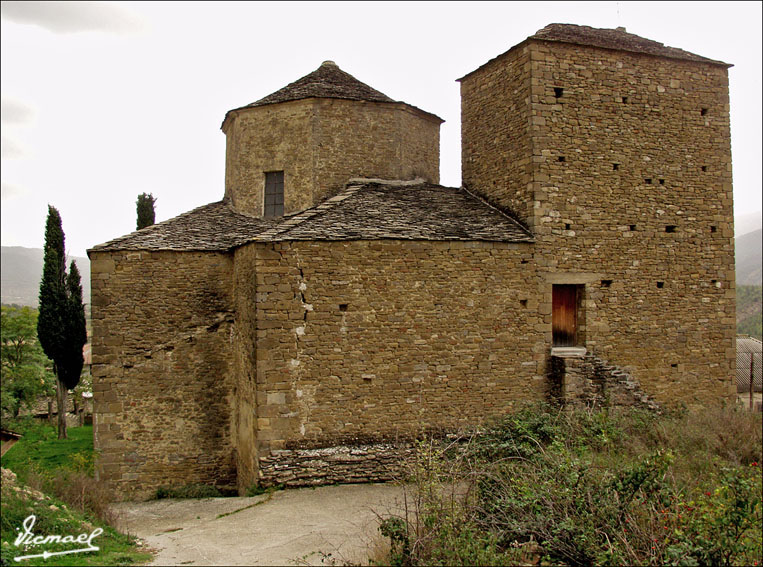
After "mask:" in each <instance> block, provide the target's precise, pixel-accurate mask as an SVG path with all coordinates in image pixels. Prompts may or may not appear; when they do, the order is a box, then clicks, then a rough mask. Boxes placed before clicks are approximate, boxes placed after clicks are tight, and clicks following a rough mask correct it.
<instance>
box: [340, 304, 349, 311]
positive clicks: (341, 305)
mask: <svg viewBox="0 0 763 567" xmlns="http://www.w3.org/2000/svg"><path fill="white" fill-rule="evenodd" d="M347 307H349V303H340V304H339V311H347Z"/></svg>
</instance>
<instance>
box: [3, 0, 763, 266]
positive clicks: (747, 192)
mask: <svg viewBox="0 0 763 567" xmlns="http://www.w3.org/2000/svg"><path fill="white" fill-rule="evenodd" d="M549 23H574V24H581V25H589V26H593V27H602V28H614V27H617V26H625V27H626V28H627V30H628V31H629V32H631V33H635V34H638V35H640V36H643V37H646V38H649V39H653V40H657V41H660V42H663V43H665V44H666V45H670V46H673V47H680V48H682V49H685V50H687V51H691V52H693V53H697V54H699V55H703V56H705V57H709V58H712V59H718V60H722V61H725V62H728V63H733V64H734V67H732V68H731V69H730V70H729V77H730V90H731V137H732V152H733V160H734V198H735V210H736V213H737V214H739V213H747V212H753V211H759V210H760V209H761V161H760V160H761V92H762V91H761V67H762V65H761V51H762V47H761V3H760V2H748V3H734V2H717V3H716V2H706V3H703V2H691V3H689V2H678V3H669V2H658V3H635V2H583V3H578V2H561V3H556V2H538V3H524V2H516V3H514V2H506V3H497V2H490V3H485V4H482V3H478V2H468V3H461V2H453V3H445V2H426V3H421V4H418V3H410V2H405V3H379V4H377V3H348V2H342V3H337V4H331V3H323V2H310V3H305V4H297V3H283V4H282V3H244V2H234V3H225V2H214V3H204V2H198V3H181V2H171V3H161V2H138V3H131V2H115V3H100V2H87V3H79V2H61V3H57V2H51V3H48V2H3V3H2V40H1V41H2V53H1V55H2V65H1V66H0V69H1V71H0V74H1V76H2V81H1V83H0V84H1V85H2V244H3V245H4V246H28V247H38V248H39V247H42V245H43V231H44V225H45V216H46V214H47V204H48V203H50V204H51V205H53V206H55V207H57V208H58V209H59V211H60V212H61V216H62V218H63V223H64V231H65V233H66V243H67V251H68V252H69V253H70V254H72V255H77V256H80V255H84V254H85V250H86V249H87V248H90V247H92V246H93V245H95V244H99V243H101V242H105V241H107V240H110V239H112V238H115V237H117V236H121V235H123V234H126V233H129V232H132V231H133V230H134V229H135V218H136V214H135V200H136V198H137V195H138V194H139V193H142V192H147V193H153V195H154V196H155V197H156V198H157V199H158V200H157V203H156V213H157V221H162V220H166V219H168V218H171V217H173V216H176V215H178V214H180V213H182V212H185V211H188V210H190V209H192V208H194V207H197V206H199V205H203V204H205V203H209V202H212V201H217V200H219V199H220V198H222V196H223V191H224V174H225V136H224V135H223V133H222V131H221V130H220V124H221V123H222V120H223V117H224V116H225V113H226V111H227V110H229V109H232V108H237V107H240V106H243V105H245V104H248V103H250V102H253V101H255V100H257V99H260V98H262V97H264V96H266V95H268V94H270V93H272V92H273V91H276V90H278V89H279V88H281V87H283V86H285V85H286V84H288V83H290V82H292V81H294V80H296V79H298V78H300V77H302V76H304V75H306V74H307V73H309V72H311V71H313V70H315V69H316V68H317V67H318V66H319V65H320V64H321V62H323V61H324V60H329V59H330V60H333V61H335V62H336V63H337V64H338V65H339V66H340V67H341V68H342V69H343V70H345V71H347V72H348V73H350V74H352V75H354V76H355V77H356V78H358V79H359V80H361V81H363V82H365V83H367V84H369V85H370V86H372V87H374V88H375V89H377V90H380V91H381V92H383V93H385V94H386V95H388V96H390V97H392V98H394V99H396V100H402V101H405V102H407V103H410V104H413V105H415V106H417V107H419V108H422V109H424V110H427V111H429V112H432V113H434V114H437V115H438V116H440V117H441V118H443V119H445V121H446V122H445V124H443V126H442V130H441V180H440V181H441V183H442V184H443V185H449V186H458V185H459V184H460V182H461V169H460V168H461V165H460V124H459V114H460V100H459V87H458V83H456V82H455V80H456V79H457V78H459V77H461V76H463V75H465V74H466V73H468V72H469V71H472V70H474V69H475V68H477V67H479V66H480V65H481V64H483V63H484V62H486V61H487V60H489V59H491V58H492V57H495V56H496V55H498V54H500V53H503V52H504V51H506V50H507V49H509V48H510V47H512V46H513V45H515V44H517V43H519V42H520V41H522V40H523V39H525V38H526V37H527V36H529V35H532V34H533V33H534V32H536V31H537V30H539V29H541V28H542V27H544V26H546V25H547V24H549Z"/></svg>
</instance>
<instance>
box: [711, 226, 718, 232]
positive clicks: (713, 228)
mask: <svg viewBox="0 0 763 567" xmlns="http://www.w3.org/2000/svg"><path fill="white" fill-rule="evenodd" d="M717 231H718V227H717V226H711V227H710V232H717Z"/></svg>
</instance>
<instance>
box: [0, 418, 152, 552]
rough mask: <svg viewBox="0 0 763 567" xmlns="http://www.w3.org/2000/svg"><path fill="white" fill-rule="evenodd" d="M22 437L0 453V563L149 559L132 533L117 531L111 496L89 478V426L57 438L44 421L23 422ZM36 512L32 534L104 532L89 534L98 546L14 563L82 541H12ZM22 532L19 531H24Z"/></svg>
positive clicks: (91, 438) (77, 546) (80, 546)
mask: <svg viewBox="0 0 763 567" xmlns="http://www.w3.org/2000/svg"><path fill="white" fill-rule="evenodd" d="M23 429H24V437H23V438H22V439H21V440H20V441H19V442H18V443H16V444H15V445H14V446H13V447H12V448H11V449H10V450H9V451H8V452H7V453H6V454H5V455H3V457H2V467H3V468H5V469H9V470H11V471H13V472H14V473H16V475H17V477H18V478H17V480H16V481H15V482H13V481H12V480H11V479H10V477H6V476H5V475H4V478H3V485H2V523H1V525H0V540H2V547H1V549H0V563H1V564H2V565H130V564H141V563H145V562H147V561H149V560H150V559H151V554H150V553H148V552H147V551H146V550H141V549H140V546H139V545H138V542H137V540H136V539H135V538H133V537H131V536H128V535H125V534H122V533H119V532H118V531H117V530H116V529H114V527H112V524H114V522H115V520H116V518H115V517H114V516H113V515H112V513H111V512H110V509H109V507H108V504H109V495H108V493H107V491H106V490H105V489H104V487H103V486H102V485H101V484H100V483H98V482H97V481H95V479H93V477H92V470H93V437H92V426H85V427H74V428H69V429H68V434H69V439H62V440H59V439H57V435H56V431H55V429H54V428H53V427H51V426H49V425H47V424H35V425H29V424H26V426H25V427H24V428H23ZM30 515H34V516H35V517H36V521H35V524H34V527H33V528H32V531H33V532H34V533H35V534H36V535H42V536H50V535H59V536H62V537H63V536H67V535H70V536H75V537H76V536H78V535H80V534H90V533H92V532H93V530H96V529H101V530H103V532H102V533H101V534H100V535H98V536H97V537H95V538H94V539H93V545H95V546H97V547H99V548H100V549H99V550H98V551H92V552H87V553H74V554H68V555H59V556H53V557H49V558H47V559H45V558H36V559H29V560H24V561H22V562H16V561H14V560H13V558H14V557H17V556H21V555H35V554H39V553H43V552H46V551H47V552H53V551H61V550H66V549H70V550H71V549H77V548H82V547H84V546H83V545H82V544H59V543H55V544H51V543H47V544H43V545H39V546H28V547H27V548H26V549H23V546H22V547H17V546H16V545H15V541H16V538H17V536H18V533H19V531H18V530H20V529H22V525H23V523H24V521H25V520H26V519H27V518H28V517H29V516H30ZM22 531H23V530H22Z"/></svg>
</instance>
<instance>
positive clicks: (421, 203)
mask: <svg viewBox="0 0 763 567" xmlns="http://www.w3.org/2000/svg"><path fill="white" fill-rule="evenodd" d="M380 239H400V240H465V241H474V240H482V241H494V242H533V238H532V235H531V233H530V232H529V231H528V230H527V229H526V228H524V227H523V226H522V225H520V224H519V223H518V222H517V221H515V220H514V219H512V218H511V217H510V216H508V215H507V214H506V213H505V212H503V211H501V210H499V209H497V208H495V207H493V206H491V205H489V204H487V203H486V202H485V201H483V200H481V199H479V198H478V197H476V196H474V195H472V194H471V193H469V192H467V191H465V190H464V189H458V188H452V187H443V186H441V185H432V184H429V183H424V182H420V183H416V184H384V183H375V182H366V183H362V184H354V185H352V184H351V185H350V186H348V188H347V189H346V190H345V191H343V192H342V193H340V194H339V195H337V196H336V197H333V198H332V199H329V200H328V201H326V202H324V203H323V204H321V205H318V206H317V207H313V208H312V209H308V210H307V211H304V212H303V213H300V214H299V215H296V216H295V217H293V218H292V219H290V220H288V221H286V222H284V223H282V224H280V225H278V226H277V227H274V228H273V229H271V230H270V231H268V232H267V233H264V234H262V235H260V237H258V240H266V241H282V240H380Z"/></svg>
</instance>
